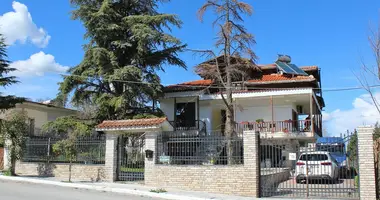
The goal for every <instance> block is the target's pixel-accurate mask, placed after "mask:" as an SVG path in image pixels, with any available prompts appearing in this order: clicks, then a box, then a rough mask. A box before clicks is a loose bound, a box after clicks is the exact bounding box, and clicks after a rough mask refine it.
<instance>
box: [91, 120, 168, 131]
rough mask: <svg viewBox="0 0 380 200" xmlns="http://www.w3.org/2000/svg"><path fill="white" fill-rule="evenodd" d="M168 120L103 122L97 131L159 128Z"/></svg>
mask: <svg viewBox="0 0 380 200" xmlns="http://www.w3.org/2000/svg"><path fill="white" fill-rule="evenodd" d="M166 120H167V119H166V118H150V119H131V120H114V121H103V122H102V123H101V124H99V125H97V126H96V128H97V129H112V128H127V127H132V126H134V127H141V126H157V125H159V124H162V123H163V122H165V121H166Z"/></svg>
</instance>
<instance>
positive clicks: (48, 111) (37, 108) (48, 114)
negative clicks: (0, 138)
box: [0, 101, 78, 136]
mask: <svg viewBox="0 0 380 200" xmlns="http://www.w3.org/2000/svg"><path fill="white" fill-rule="evenodd" d="M11 110H19V111H26V112H27V114H28V118H29V125H30V131H29V134H30V135H31V136H32V135H33V136H38V135H41V134H42V133H41V129H42V126H43V125H44V124H46V123H47V122H50V121H54V120H55V119H57V118H58V117H63V116H69V115H76V114H77V112H78V111H76V110H73V109H68V108H63V107H58V106H54V105H50V104H45V103H38V102H33V101H25V102H23V103H19V104H16V107H15V108H12V109H9V110H7V111H6V112H3V113H0V119H4V118H5V117H6V115H7V112H9V111H11Z"/></svg>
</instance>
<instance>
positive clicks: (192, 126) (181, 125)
mask: <svg viewBox="0 0 380 200" xmlns="http://www.w3.org/2000/svg"><path fill="white" fill-rule="evenodd" d="M169 123H170V124H171V125H172V126H173V128H174V130H176V131H187V130H206V123H205V122H204V121H202V120H194V121H179V120H178V121H170V122H169Z"/></svg>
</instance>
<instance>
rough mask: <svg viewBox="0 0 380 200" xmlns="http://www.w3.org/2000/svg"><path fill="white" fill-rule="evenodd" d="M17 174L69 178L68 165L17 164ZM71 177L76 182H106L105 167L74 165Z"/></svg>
mask: <svg viewBox="0 0 380 200" xmlns="http://www.w3.org/2000/svg"><path fill="white" fill-rule="evenodd" d="M16 174H18V175H21V176H40V177H57V178H59V179H67V178H68V177H69V165H68V164H52V163H51V164H47V163H28V162H17V163H16ZM71 177H72V180H74V181H101V180H106V178H107V177H106V174H105V167H104V165H81V164H73V165H72V169H71Z"/></svg>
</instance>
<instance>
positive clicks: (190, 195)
mask: <svg viewBox="0 0 380 200" xmlns="http://www.w3.org/2000/svg"><path fill="white" fill-rule="evenodd" d="M0 180H6V181H18V182H27V183H37V184H48V185H55V186H60V187H71V188H76V189H87V190H96V191H101V192H114V193H119V194H132V195H139V196H147V197H153V198H162V199H171V200H232V199H233V200H248V199H249V200H252V199H255V198H251V197H240V196H230V195H222V194H211V193H206V192H194V191H185V190H178V189H171V188H170V189H169V188H162V189H165V190H167V192H164V193H156V192H151V190H154V189H161V188H155V187H148V186H144V185H140V184H123V183H105V182H97V183H96V182H75V181H74V182H72V183H67V182H62V181H60V180H57V179H55V178H54V177H53V178H40V177H10V176H2V175H0ZM272 200H273V199H272Z"/></svg>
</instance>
